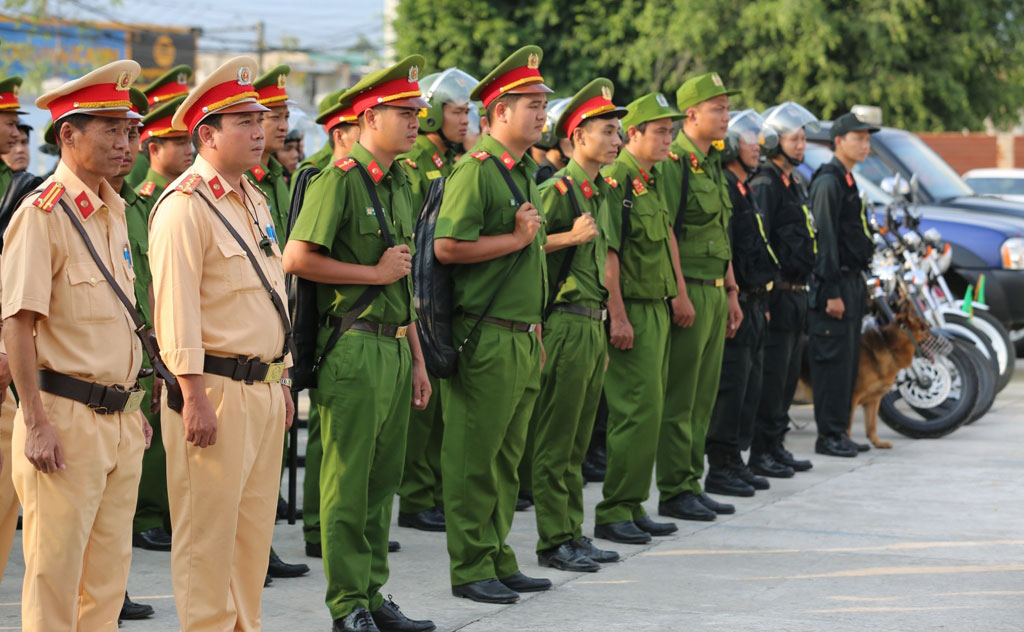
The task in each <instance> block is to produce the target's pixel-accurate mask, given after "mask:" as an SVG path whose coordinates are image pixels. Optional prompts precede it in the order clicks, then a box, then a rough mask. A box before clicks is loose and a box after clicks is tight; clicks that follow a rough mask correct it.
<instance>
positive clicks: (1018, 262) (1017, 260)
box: [999, 237, 1024, 270]
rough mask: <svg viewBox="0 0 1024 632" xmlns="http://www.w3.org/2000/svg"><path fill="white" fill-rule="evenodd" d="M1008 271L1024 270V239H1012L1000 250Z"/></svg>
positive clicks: (1005, 242) (1004, 265)
mask: <svg viewBox="0 0 1024 632" xmlns="http://www.w3.org/2000/svg"><path fill="white" fill-rule="evenodd" d="M999 252H1000V254H1001V255H1002V256H1003V268H1005V269H1006V270H1024V239H1022V238H1020V237H1010V238H1009V239H1007V240H1006V241H1004V242H1003V245H1002V247H1001V248H1000V249H999Z"/></svg>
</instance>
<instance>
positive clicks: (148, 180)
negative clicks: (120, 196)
mask: <svg viewBox="0 0 1024 632" xmlns="http://www.w3.org/2000/svg"><path fill="white" fill-rule="evenodd" d="M170 183H171V179H169V178H165V177H163V176H162V175H160V174H159V173H157V172H156V171H153V169H152V167H150V169H149V170H148V171H146V177H145V179H144V180H143V181H142V182H140V183H139V186H137V187H135V194H136V195H138V196H139V197H141V198H143V199H145V200H147V201H148V202H149V208H150V209H151V210H152V208H153V206H154V205H156V201H157V200H159V199H160V196H161V195H163V192H164V189H166V188H167V185H168V184H170ZM126 184H127V181H126Z"/></svg>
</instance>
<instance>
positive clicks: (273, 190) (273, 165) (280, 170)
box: [246, 64, 295, 450]
mask: <svg viewBox="0 0 1024 632" xmlns="http://www.w3.org/2000/svg"><path fill="white" fill-rule="evenodd" d="M289 72H291V68H289V67H288V66H285V65H283V64H282V65H280V66H277V67H275V68H273V69H272V70H269V71H268V72H266V73H264V74H263V76H261V77H259V78H258V79H256V81H254V82H253V84H252V87H253V89H254V90H256V93H257V94H258V95H259V97H257V101H259V103H260V105H263V106H266V107H268V108H270V111H269V112H267V113H266V114H264V115H263V135H264V137H265V138H266V142H265V144H264V146H263V156H261V157H260V164H258V165H256V166H255V167H253V168H252V169H250V170H249V171H248V172H246V175H247V176H248V177H249V180H251V181H252V183H253V184H255V185H256V188H258V189H259V190H260V191H262V192H263V195H264V196H266V198H267V205H268V206H269V207H270V216H271V217H273V218H274V230H273V233H274V234H273V235H271V239H277V243H278V244H279V245H280V246H281V248H284V244H285V241H287V240H288V210H289V206H290V201H291V195H290V192H289V190H288V180H287V178H286V177H285V172H284V167H282V166H281V163H280V162H278V161H277V158H275V157H274V153H275V152H277V151H278V150H279V149H281V148H282V147H284V142H285V139H286V138H287V137H288V106H289V105H294V104H295V102H294V101H292V100H290V99H289V98H288V91H287V82H288V73H289ZM285 449H286V450H287V445H286V446H285Z"/></svg>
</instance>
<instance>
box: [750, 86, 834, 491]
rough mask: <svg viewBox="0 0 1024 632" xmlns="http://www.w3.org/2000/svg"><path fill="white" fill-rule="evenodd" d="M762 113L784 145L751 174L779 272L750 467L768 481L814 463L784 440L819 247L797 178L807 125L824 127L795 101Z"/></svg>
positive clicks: (764, 151) (772, 298) (766, 152)
mask: <svg viewBox="0 0 1024 632" xmlns="http://www.w3.org/2000/svg"><path fill="white" fill-rule="evenodd" d="M762 116H763V117H764V119H765V124H766V125H767V126H768V127H770V128H772V129H773V130H775V132H776V133H777V134H778V136H779V144H778V145H777V146H776V147H774V148H769V147H762V148H761V153H762V154H764V155H765V157H766V158H767V159H768V160H767V161H766V162H765V163H764V164H763V165H761V166H760V167H758V168H757V171H755V172H754V175H753V176H751V178H750V190H751V193H752V194H753V196H754V200H755V201H756V202H757V206H758V208H760V209H761V212H762V213H764V216H765V218H766V223H767V226H768V230H769V233H768V239H769V241H770V242H771V245H772V249H773V250H774V251H775V254H776V255H777V256H778V258H779V265H780V266H781V268H782V269H781V270H780V273H779V280H778V281H777V282H776V283H775V287H774V288H772V291H771V293H770V295H769V299H768V300H769V310H768V311H769V313H770V314H771V320H770V321H769V322H768V332H767V337H766V339H765V346H764V355H765V358H767V359H768V361H766V362H765V363H764V372H763V379H762V387H761V402H760V404H759V405H758V410H757V418H756V420H755V422H754V440H753V443H752V444H751V446H750V460H749V461H748V465H749V466H750V469H751V470H752V471H753V472H754V473H755V474H761V475H762V476H770V475H772V473H773V472H775V471H777V470H780V469H781V468H780V467H779V466H780V465H781V466H785V467H789V468H791V469H793V470H794V471H796V472H805V471H807V470H809V469H811V467H812V464H811V462H810V461H808V460H805V459H797V458H796V457H794V456H793V454H792V453H791V452H790V451H789V450H787V449H786V447H785V445H784V444H783V440H784V438H785V436H786V432H787V431H788V430H789V422H790V418H789V407H790V405H791V404H792V403H793V395H794V394H795V393H796V385H797V381H798V380H799V378H800V367H801V365H802V364H803V352H802V350H801V344H800V342H801V340H800V339H801V338H802V337H803V333H804V329H805V327H806V326H807V282H808V281H809V280H810V277H811V272H812V271H813V270H814V261H815V257H816V256H817V250H818V247H817V241H816V240H815V234H814V217H813V216H812V215H811V211H810V209H809V208H808V207H807V204H808V200H807V190H806V189H805V188H804V186H803V184H802V183H801V182H800V180H797V179H796V178H795V177H793V175H792V173H793V168H794V167H797V166H799V165H800V163H802V162H803V160H804V152H805V150H806V149H807V132H806V131H805V128H806V130H810V131H817V130H818V129H820V126H819V124H818V119H817V118H816V117H815V116H814V115H813V114H811V113H810V112H808V111H807V110H806V109H805V108H803V107H802V106H800V105H798V104H796V103H793V102H792V101H789V102H786V103H782V104H780V105H776V106H772V107H770V108H768V109H767V110H765V111H764V112H763V114H762Z"/></svg>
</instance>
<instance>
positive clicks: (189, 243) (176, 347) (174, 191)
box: [149, 156, 291, 375]
mask: <svg viewBox="0 0 1024 632" xmlns="http://www.w3.org/2000/svg"><path fill="white" fill-rule="evenodd" d="M241 187H242V188H241V190H240V191H239V190H236V189H234V188H233V186H232V185H231V184H230V183H229V182H228V181H227V180H225V178H224V177H223V176H222V175H220V174H219V173H217V170H216V169H214V168H213V166H212V165H211V164H210V163H209V162H207V161H206V160H205V159H203V157H202V156H200V157H198V158H196V161H195V163H194V164H193V165H192V166H191V167H190V168H189V169H188V170H187V171H186V172H185V173H184V174H182V175H181V177H179V178H178V179H177V180H175V181H174V182H172V183H171V184H170V185H168V187H167V193H165V197H164V199H162V200H161V201H160V202H158V203H157V206H156V207H155V208H154V209H153V213H152V214H151V215H150V216H149V264H150V268H151V269H152V271H153V293H154V299H155V304H154V306H153V322H154V328H155V330H156V336H157V340H158V341H159V343H160V350H161V351H160V352H161V355H162V356H163V359H164V362H165V363H167V368H168V369H170V370H171V372H172V373H174V374H175V375H195V374H200V373H202V372H203V361H204V359H205V355H206V353H210V354H211V355H215V356H220V357H225V358H232V357H237V356H245V357H248V358H251V357H255V358H259V359H260V361H262V362H272V361H274V360H275V359H277V358H280V357H281V354H282V350H283V348H284V340H285V336H284V326H283V325H282V323H281V318H280V317H279V316H278V313H277V310H276V309H275V308H274V304H273V302H271V300H270V295H269V294H268V293H267V291H266V290H265V289H263V285H262V284H261V283H260V279H259V277H258V276H257V274H256V271H255V270H254V269H253V267H252V264H251V263H250V262H249V259H248V257H246V256H245V252H243V251H242V248H241V246H239V245H238V242H237V241H235V238H234V237H232V236H231V233H229V232H228V230H227V228H226V227H225V226H224V224H223V222H221V220H220V218H218V217H217V216H216V215H214V213H213V210H212V209H210V207H209V206H208V205H207V203H206V202H205V201H204V200H203V198H201V197H199V195H197V194H196V193H194V192H191V193H190V191H196V192H202V194H203V195H205V196H206V198H207V199H209V200H210V202H212V203H213V204H215V205H216V207H217V210H219V211H220V212H221V213H222V214H223V215H224V217H226V218H227V219H228V221H229V222H231V225H232V227H234V229H235V230H236V231H238V234H240V235H241V236H242V238H243V239H244V240H245V243H246V245H247V246H248V247H249V249H250V250H251V251H252V252H253V254H254V255H255V256H256V259H257V261H259V264H260V267H261V268H262V270H263V273H264V274H265V275H266V277H267V278H268V279H269V280H270V282H271V283H272V284H273V286H274V289H276V290H277V292H278V293H279V294H280V295H281V297H282V299H284V297H285V296H286V294H285V287H284V269H283V268H282V267H281V251H280V249H279V248H278V246H277V243H276V241H275V240H273V239H272V240H271V244H270V247H271V249H272V253H273V254H272V255H271V256H269V257H268V256H267V255H266V253H265V252H264V251H263V249H262V248H260V246H259V243H260V240H261V239H263V235H267V234H268V231H267V227H268V226H273V225H274V220H273V219H271V216H270V210H269V209H268V208H267V203H266V200H265V199H264V197H263V194H262V193H260V192H259V191H258V190H257V189H256V188H255V187H254V186H253V185H252V183H250V182H249V181H248V180H247V179H246V178H242V182H241ZM254 218H255V221H254ZM257 223H258V225H259V228H258V229H257ZM260 231H262V234H261V233H260ZM285 362H286V365H288V366H290V365H291V357H290V356H289V357H288V358H286V360H285Z"/></svg>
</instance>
